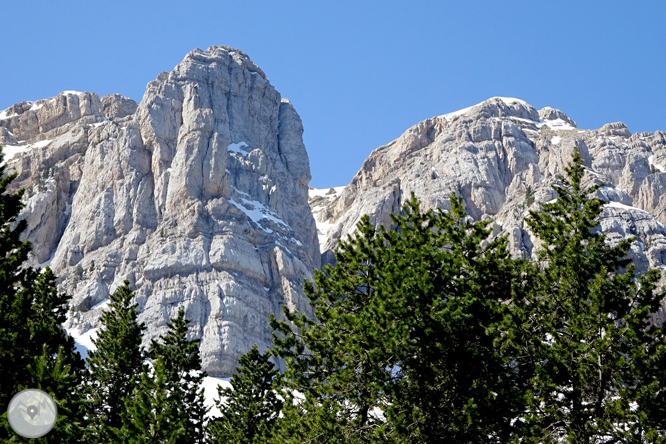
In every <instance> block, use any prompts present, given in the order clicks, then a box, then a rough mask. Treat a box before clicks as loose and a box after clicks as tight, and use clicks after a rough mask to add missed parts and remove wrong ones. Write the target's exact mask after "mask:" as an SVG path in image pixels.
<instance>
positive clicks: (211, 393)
mask: <svg viewBox="0 0 666 444" xmlns="http://www.w3.org/2000/svg"><path fill="white" fill-rule="evenodd" d="M230 381H231V378H214V377H212V376H206V377H205V378H204V380H203V383H202V384H201V385H202V387H203V389H204V405H205V406H206V407H211V409H210V411H209V412H208V417H216V416H222V414H221V413H220V410H219V409H218V408H217V407H216V406H215V400H216V399H217V398H218V395H217V386H218V385H221V386H222V388H231V382H230Z"/></svg>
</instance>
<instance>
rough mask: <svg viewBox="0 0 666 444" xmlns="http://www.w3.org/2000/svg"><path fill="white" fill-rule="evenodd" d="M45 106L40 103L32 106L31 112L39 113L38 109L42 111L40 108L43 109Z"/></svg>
mask: <svg viewBox="0 0 666 444" xmlns="http://www.w3.org/2000/svg"><path fill="white" fill-rule="evenodd" d="M43 106H44V104H43V103H40V104H39V105H38V104H36V103H33V104H32V106H31V107H30V110H29V111H37V110H38V109H40V108H41V107H43Z"/></svg>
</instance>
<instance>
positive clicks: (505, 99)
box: [493, 97, 528, 105]
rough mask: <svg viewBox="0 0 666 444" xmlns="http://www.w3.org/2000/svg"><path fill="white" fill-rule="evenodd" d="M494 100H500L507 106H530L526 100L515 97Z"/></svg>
mask: <svg viewBox="0 0 666 444" xmlns="http://www.w3.org/2000/svg"><path fill="white" fill-rule="evenodd" d="M493 99H500V100H501V101H502V102H504V103H506V104H507V105H513V104H514V103H519V104H521V105H528V103H527V102H526V101H524V100H520V99H516V98H515V97H493Z"/></svg>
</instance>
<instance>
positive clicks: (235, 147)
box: [227, 142, 250, 156]
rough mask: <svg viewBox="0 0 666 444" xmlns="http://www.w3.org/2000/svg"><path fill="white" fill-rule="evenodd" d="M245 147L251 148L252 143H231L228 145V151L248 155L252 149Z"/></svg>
mask: <svg viewBox="0 0 666 444" xmlns="http://www.w3.org/2000/svg"><path fill="white" fill-rule="evenodd" d="M245 148H250V145H248V144H247V143H245V142H238V143H230V144H229V145H227V151H229V152H230V153H236V154H240V155H241V156H247V155H248V154H249V153H250V151H249V150H246V149H245Z"/></svg>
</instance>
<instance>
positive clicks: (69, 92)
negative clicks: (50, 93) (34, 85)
mask: <svg viewBox="0 0 666 444" xmlns="http://www.w3.org/2000/svg"><path fill="white" fill-rule="evenodd" d="M60 94H64V95H66V96H78V95H79V94H83V93H82V92H80V91H72V90H67V91H63V92H61V93H60Z"/></svg>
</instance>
